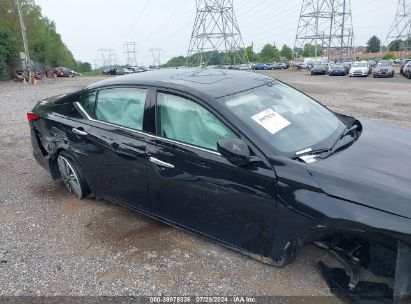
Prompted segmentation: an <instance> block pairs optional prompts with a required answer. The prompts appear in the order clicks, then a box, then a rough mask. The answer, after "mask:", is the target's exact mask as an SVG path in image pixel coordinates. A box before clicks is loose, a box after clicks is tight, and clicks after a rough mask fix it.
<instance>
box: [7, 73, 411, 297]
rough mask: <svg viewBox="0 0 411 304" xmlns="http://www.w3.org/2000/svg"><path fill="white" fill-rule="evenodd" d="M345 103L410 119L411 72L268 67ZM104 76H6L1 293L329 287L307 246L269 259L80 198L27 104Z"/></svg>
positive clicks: (316, 292)
mask: <svg viewBox="0 0 411 304" xmlns="http://www.w3.org/2000/svg"><path fill="white" fill-rule="evenodd" d="M267 73H268V74H270V75H274V76H275V77H277V78H278V79H281V80H283V81H285V82H288V83H290V84H292V85H294V86H295V87H297V88H299V89H300V90H302V91H304V92H306V93H308V94H310V95H312V96H314V97H316V98H317V99H318V100H320V101H321V102H323V103H324V104H326V105H327V106H329V107H330V108H331V109H333V110H336V111H338V112H341V113H345V114H351V115H355V116H357V117H368V118H372V119H379V120H382V121H385V122H388V123H392V124H396V125H399V126H404V127H411V81H407V80H405V79H403V78H400V77H399V76H396V78H394V79H372V78H367V79H350V78H348V77H342V78H341V77H328V76H317V77H311V76H309V75H308V74H306V73H304V72H288V71H278V72H267ZM99 79H100V78H86V77H84V78H77V79H56V80H52V81H51V82H48V83H39V84H38V85H37V86H30V85H23V84H15V83H0V110H1V111H0V130H1V131H0V142H1V146H0V149H1V150H0V172H1V175H0V207H1V208H0V232H1V235H0V295H267V296H270V295H282V296H288V295H293V296H326V295H330V293H329V290H328V288H327V286H326V285H325V283H324V282H323V280H322V278H321V277H320V275H319V274H318V272H317V270H316V268H315V264H316V262H317V261H318V260H319V259H325V260H326V261H328V262H330V263H332V260H331V259H330V258H329V257H328V256H327V254H326V253H325V252H323V251H320V250H318V249H316V248H314V247H312V246H307V247H306V248H304V250H302V251H300V252H299V254H298V256H297V261H296V262H295V263H294V264H292V265H289V266H287V267H286V268H275V267H270V266H267V265H264V264H261V263H260V262H257V261H254V260H252V259H250V258H248V257H246V256H243V255H242V254H239V253H236V252H234V251H231V250H229V249H226V248H224V247H221V246H219V245H216V244H214V243H212V242H210V241H207V240H204V239H202V238H201V237H198V236H196V235H192V234H190V233H186V232H183V231H180V230H177V229H174V228H171V227H168V226H166V225H164V224H161V223H158V222H156V221H153V220H151V219H148V218H146V217H144V216H142V215H139V214H138V213H136V212H133V211H130V210H128V209H125V208H123V207H121V206H118V205H115V204H113V203H110V202H107V201H96V200H84V201H79V200H76V199H73V197H72V196H70V195H69V194H68V192H67V191H66V190H65V188H64V186H63V184H62V182H57V183H54V182H52V180H51V178H50V177H49V175H48V174H47V173H46V172H45V171H44V170H43V169H42V168H41V167H40V166H39V165H37V163H36V162H35V160H34V159H33V157H32V155H31V146H30V139H29V132H28V125H27V122H26V117H25V114H26V112H27V111H29V110H31V109H32V107H33V106H34V104H35V103H36V102H37V101H38V100H41V99H42V98H44V97H47V96H51V95H55V94H60V93H64V92H70V91H73V90H75V89H77V88H80V87H83V86H85V85H87V84H88V83H92V82H95V81H97V80H99Z"/></svg>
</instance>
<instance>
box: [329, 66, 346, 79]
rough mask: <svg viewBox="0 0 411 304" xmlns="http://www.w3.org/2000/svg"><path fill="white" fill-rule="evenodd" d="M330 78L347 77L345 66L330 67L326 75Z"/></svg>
mask: <svg viewBox="0 0 411 304" xmlns="http://www.w3.org/2000/svg"><path fill="white" fill-rule="evenodd" d="M328 74H329V75H330V76H345V75H347V73H346V70H345V66H344V65H342V64H335V65H332V66H331V67H330V71H329V73H328Z"/></svg>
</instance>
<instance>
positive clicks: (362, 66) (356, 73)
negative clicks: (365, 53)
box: [349, 61, 371, 77]
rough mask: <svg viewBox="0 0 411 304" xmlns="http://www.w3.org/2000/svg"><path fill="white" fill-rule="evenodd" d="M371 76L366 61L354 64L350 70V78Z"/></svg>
mask: <svg viewBox="0 0 411 304" xmlns="http://www.w3.org/2000/svg"><path fill="white" fill-rule="evenodd" d="M370 74H371V69H370V66H369V64H368V62H366V61H358V62H354V63H353V64H352V66H351V68H350V73H349V76H350V77H368V75H370Z"/></svg>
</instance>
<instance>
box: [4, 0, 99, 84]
mask: <svg viewBox="0 0 411 304" xmlns="http://www.w3.org/2000/svg"><path fill="white" fill-rule="evenodd" d="M20 2H21V6H22V12H23V16H24V22H25V27H26V32H27V40H28V47H29V53H30V59H31V60H34V61H37V62H40V63H42V64H44V65H45V66H49V67H57V66H64V67H68V68H71V69H75V70H78V71H80V72H84V71H87V70H91V66H90V64H88V63H83V62H77V61H76V60H75V59H74V57H73V54H72V53H71V52H70V50H69V49H68V48H67V46H66V45H65V44H64V42H63V41H62V39H61V36H60V34H59V33H57V31H56V25H55V23H54V22H53V21H51V20H50V19H48V18H47V17H45V16H43V14H42V12H41V8H40V6H38V5H37V4H36V3H35V1H34V0H20ZM23 51H24V48H23V39H22V35H21V28H20V23H19V15H18V11H17V4H16V1H15V0H1V5H0V78H3V79H4V78H7V77H10V76H12V75H14V73H15V70H16V68H19V67H20V64H21V62H20V55H19V53H20V52H23Z"/></svg>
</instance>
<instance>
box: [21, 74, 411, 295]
mask: <svg viewBox="0 0 411 304" xmlns="http://www.w3.org/2000/svg"><path fill="white" fill-rule="evenodd" d="M28 120H29V124H30V130H31V140H32V146H33V154H34V156H35V158H36V160H37V161H38V162H39V163H40V164H41V165H42V166H43V167H44V168H46V169H47V170H48V171H49V172H50V174H51V176H52V178H53V179H54V180H59V179H62V180H63V181H64V183H65V185H66V186H67V188H68V190H69V191H70V192H72V193H73V194H74V195H76V196H77V197H78V198H86V197H87V198H104V199H108V200H111V201H114V202H117V203H120V204H122V205H125V206H128V207H130V208H132V209H134V210H137V211H139V212H141V213H143V214H146V215H147V216H150V217H153V218H155V219H158V220H160V221H163V222H166V223H168V224H170V225H173V226H177V227H180V228H184V229H187V230H190V231H193V232H196V233H199V234H201V235H203V236H205V237H208V238H210V239H212V240H215V241H218V242H220V243H221V244H223V245H225V246H228V247H230V248H232V249H235V250H238V251H240V252H242V253H244V254H246V255H248V256H250V257H253V258H255V259H258V260H260V261H261V262H264V263H267V264H271V265H276V266H285V265H286V264H288V263H290V262H292V261H293V259H294V257H295V254H296V251H297V250H298V249H300V248H302V247H303V246H304V245H306V244H314V245H316V246H318V247H320V248H323V249H325V250H327V251H329V252H330V253H331V254H332V255H333V256H334V257H335V258H336V259H337V260H338V261H339V262H340V263H341V265H342V266H341V267H342V268H341V269H331V268H329V267H328V266H327V265H325V264H324V263H322V262H320V263H319V265H318V266H319V269H320V271H321V273H322V274H323V275H324V277H325V279H326V281H327V283H328V285H329V286H330V288H331V290H332V291H333V292H334V293H335V294H337V295H338V296H339V297H341V298H344V299H346V300H348V301H357V302H358V301H360V300H361V299H364V298H369V297H373V298H375V299H378V300H384V299H386V300H393V299H396V300H397V299H399V300H401V299H409V297H410V295H411V160H410V151H411V130H409V129H403V128H399V127H394V126H390V125H386V124H382V123H378V122H374V121H371V120H368V119H359V118H354V117H349V116H345V115H341V114H338V113H335V112H333V111H331V110H329V109H327V108H326V107H325V106H323V105H321V104H320V103H319V102H317V101H315V100H314V99H312V98H311V97H309V96H307V95H305V94H303V93H302V92H300V91H298V90H296V89H294V88H292V87H290V86H288V85H286V84H284V83H282V82H280V81H277V80H274V79H272V78H269V77H266V76H262V75H257V74H254V73H251V72H240V71H228V70H224V71H220V70H209V69H201V70H184V69H183V70H160V71H154V72H147V73H142V74H132V75H127V76H122V77H117V78H112V79H108V80H104V81H102V82H99V83H96V84H93V85H90V86H89V87H87V88H84V89H83V90H80V91H78V92H74V93H72V94H67V95H63V96H57V97H52V98H49V99H46V100H43V101H40V102H39V103H38V104H37V105H36V106H35V107H34V109H33V110H32V111H31V112H30V113H28ZM361 268H365V269H368V270H369V271H370V272H372V273H374V274H375V275H377V276H381V277H391V278H394V284H392V286H389V285H387V284H382V283H372V282H364V281H362V280H361V278H360V275H359V274H360V269H361ZM379 284H382V285H379Z"/></svg>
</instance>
